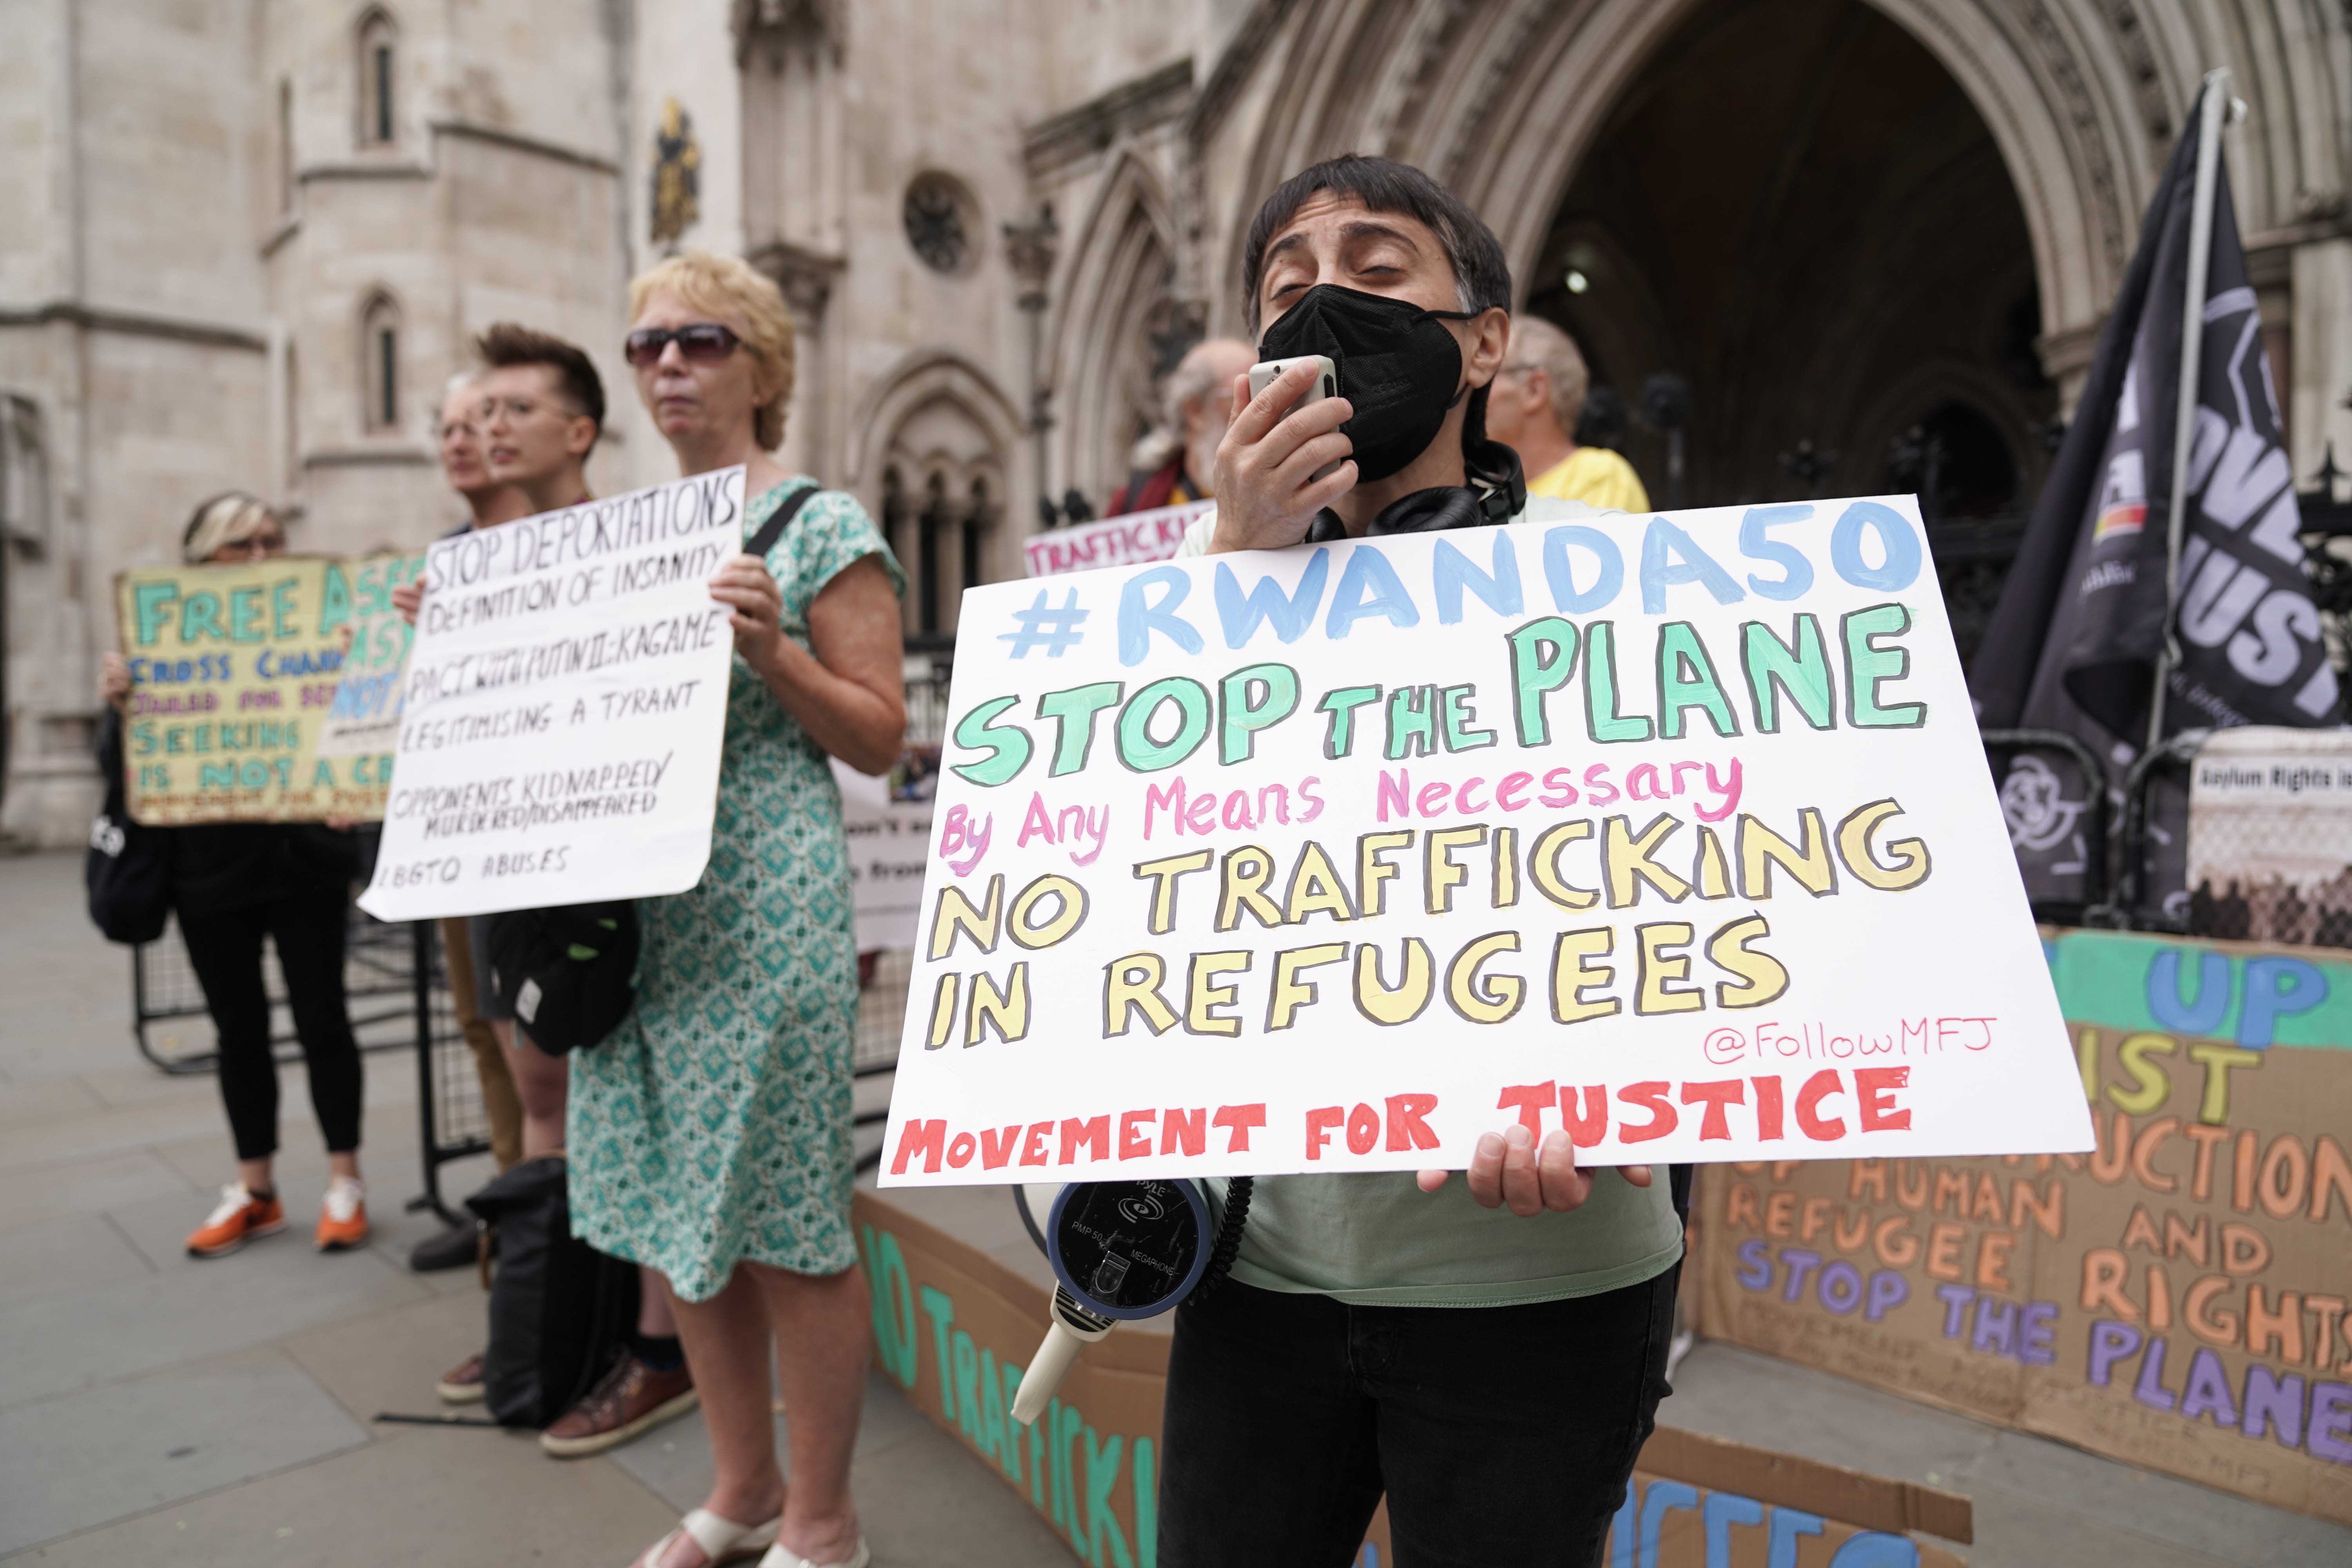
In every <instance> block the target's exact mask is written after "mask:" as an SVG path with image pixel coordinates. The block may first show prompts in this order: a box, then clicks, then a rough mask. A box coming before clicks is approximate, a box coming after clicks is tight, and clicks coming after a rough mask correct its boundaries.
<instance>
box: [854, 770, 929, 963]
mask: <svg viewBox="0 0 2352 1568" xmlns="http://www.w3.org/2000/svg"><path fill="white" fill-rule="evenodd" d="M908 772H909V770H908V767H907V766H906V764H905V763H901V764H900V765H899V766H898V767H897V768H894V769H892V770H891V771H890V772H889V773H885V774H883V775H882V776H881V777H879V778H868V777H867V776H866V774H864V773H859V772H858V771H857V770H856V768H853V767H851V766H850V765H849V764H848V763H845V762H843V761H842V760H841V759H840V758H839V757H835V758H834V759H833V782H834V784H835V787H836V788H838V789H839V790H840V791H841V831H842V837H844V838H845V840H846V841H847V843H848V845H849V899H850V905H851V908H852V909H853V910H854V911H855V913H856V928H857V951H858V952H877V951H879V950H880V949H883V948H893V947H912V946H914V945H915V921H916V920H917V918H918V916H919V914H920V912H921V910H922V902H923V868H924V864H925V862H926V861H927V860H929V858H930V851H931V802H930V797H929V795H928V794H925V795H923V796H922V798H920V799H913V798H909V797H908V794H907V791H906V784H907V781H908ZM924 782H925V784H928V782H929V780H928V776H926V779H925V781H924Z"/></svg>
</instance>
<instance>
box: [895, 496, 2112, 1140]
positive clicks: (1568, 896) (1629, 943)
mask: <svg viewBox="0 0 2352 1568" xmlns="http://www.w3.org/2000/svg"><path fill="white" fill-rule="evenodd" d="M961 626H962V627H963V628H964V636H963V638H962V642H961V647H960V648H959V651H958V658H957V664H956V674H955V689H954V693H953V696H952V699H951V700H950V724H949V743H948V746H947V748H946V753H945V756H944V758H943V763H944V766H943V770H942V773H941V774H940V787H939V793H938V800H937V812H938V815H937V817H936V818H935V839H934V845H933V853H932V858H931V861H930V865H929V875H928V879H927V883H926V887H925V890H924V902H923V909H922V919H921V923H920V929H919V932H918V938H919V945H918V949H917V952H916V960H917V962H916V965H915V973H914V990H913V993H912V994H911V996H910V998H909V1005H908V1015H907V1016H908V1022H907V1034H906V1037H905V1041H904V1045H903V1048H902V1054H901V1057H900V1078H899V1080H898V1089H897V1091H896V1094H895V1097H894V1100H893V1104H892V1110H891V1117H892V1120H891V1126H890V1132H889V1143H888V1146H887V1158H886V1160H885V1162H884V1164H883V1176H882V1179H883V1180H884V1182H885V1183H886V1184H887V1183H894V1182H896V1183H912V1182H918V1181H920V1182H934V1183H948V1182H957V1183H983V1182H1004V1181H1015V1180H1024V1179H1030V1173H1029V1172H1028V1171H1027V1170H1024V1167H1044V1168H1045V1170H1046V1171H1047V1172H1048V1173H1050V1174H1051V1175H1053V1176H1055V1177H1061V1178H1067V1177H1070V1176H1073V1175H1077V1174H1098V1173H1108V1172H1114V1171H1115V1172H1116V1173H1118V1174H1120V1175H1122V1176H1128V1175H1134V1176H1143V1175H1168V1174H1180V1173H1191V1174H1207V1173H1242V1172H1256V1173H1279V1172H1292V1171H1317V1170H1351V1169H1352V1170H1374V1169H1402V1168H1412V1167H1417V1166H1430V1165H1448V1166H1454V1167H1459V1166H1461V1165H1463V1164H1465V1163H1466V1162H1467V1159H1468V1155H1469V1152H1470V1149H1471V1147H1472V1145H1473V1143H1474V1142H1475V1140H1476V1138H1477V1136H1478V1135H1479V1134H1480V1133H1482V1132H1485V1131H1489V1130H1492V1129H1493V1128H1495V1127H1497V1126H1499V1125H1501V1124H1503V1123H1505V1122H1506V1121H1509V1120H1511V1119H1513V1118H1516V1119H1517V1120H1519V1121H1522V1122H1524V1123H1525V1124H1526V1125H1528V1127H1529V1128H1530V1129H1531V1130H1533V1131H1536V1132H1538V1134H1539V1135H1540V1134H1547V1133H1549V1132H1551V1131H1555V1130H1560V1129H1565V1130H1566V1131H1569V1132H1570V1133H1571V1134H1572V1135H1573V1137H1574V1140H1575V1142H1576V1143H1577V1145H1578V1147H1579V1150H1580V1159H1581V1160H1583V1161H1584V1162H1586V1163H1595V1164H1614V1163H1650V1162H1653V1161H1665V1160H1725V1159H1748V1158H1758V1157H1766V1156H1774V1155H1777V1156H1780V1157H1792V1152H1794V1151H1801V1152H1803V1154H1805V1155H1810V1156H1818V1157H1827V1156H1839V1157H1844V1156H1852V1155H1868V1154H1875V1153H1880V1152H1885V1153H1894V1154H1916V1153H1929V1152H1954V1153H1960V1152H1967V1153H1998V1152H2012V1151H2016V1152H2047V1151H2055V1150H2073V1149H2081V1148H2084V1147H2087V1146H2088V1145H2089V1142H2090V1132H2089V1128H2088V1125H2087V1121H2086V1119H2085V1117H2084V1112H2083V1110H2082V1108H2081V1105H2080V1100H2079V1096H2078V1095H2075V1094H2074V1093H2072V1092H2070V1085H2071V1078H2070V1068H2069V1056H2068V1049H2067V1043H2066V1037H2065V1032H2064V1029H2063V1025H2062V1023H2061V1021H2060V1018H2059V1015H2058V1011H2057V1008H2056V1005H2055V1002H2054V999H2053V995H2052V992H2051V986H2050V981H2049V977H2048V973H2047V971H2046V967H2045V965H2044V964H2043V963H2042V952H2041V948H2040V943H2039V940H2038V938H2037V936H2036V934H2035V931H2034V929H2033V926H2032V919H2031V916H2030V914H2029V912H2028V910H2027V909H2026V904H2025V899H2024V896H2023V892H2022V889H2021V887H2020V885H2019V881H2018V877H2017V872H2016V868H2015V863H2014V860H2013V858H2011V855H2010V854H2009V851H2008V847H2007V840H2006V837H2005V833H2004V828H2003V825H2002V820H2001V816H2000V810H1999V808H1998V806H1997V805H1996V803H1995V801H1994V798H1993V793H1992V788H1991V784H1990V775H1989V773H1988V772H1987V769H1986V765H1985V762H1984V758H1983V752H1982V751H1981V749H1980V747H1979V742H1978V739H1977V733H1976V726H1975V723H1974V721H1973V720H1972V719H1971V717H1970V712H1969V703H1968V699H1967V695H1966V692H1965V690H1964V689H1963V687H1962V684H1961V679H1960V671H1959V666H1958V658H1957V657H1956V656H1955V654H1954V652H1953V648H1952V642H1951V637H1950V632H1949V630H1948V626H1947V625H1946V622H1945V618H1944V612H1943V605H1942V602H1941V599H1940V596H1939V595H1938V594H1937V589H1936V583H1935V579H1934V576H1933V574H1932V573H1929V572H1928V571H1927V555H1926V544H1925V538H1924V534H1923V531H1922V530H1921V529H1920V527H1919V523H1918V521H1917V517H1916V511H1915V510H1914V509H1913V506H1912V503H1911V502H1910V501H1909V500H1907V499H1887V500H1854V501H1834V502H1822V503H1814V504H1800V505H1784V506H1770V507H1754V508H1745V509H1739V508H1726V509H1717V510H1706V511H1694V512H1684V513H1678V514H1673V515H1664V516H1654V517H1647V518H1631V517H1618V516H1611V517H1598V518H1589V519H1585V520H1581V521H1563V522H1554V523H1545V522H1542V521H1529V522H1524V523H1521V524H1517V525H1514V526H1511V527H1507V528H1501V529H1495V530H1487V531H1477V532H1475V533H1449V534H1444V535H1423V536H1408V537H1402V538H1394V539H1384V540H1381V541H1377V542H1347V543H1339V544H1331V545H1318V546H1312V547H1300V548H1297V549H1294V550H1288V551H1283V552H1261V553H1249V554H1234V555H1224V556H1215V557H1208V558H1203V559H1198V560H1186V561H1176V562H1170V563H1165V564H1160V565H1155V566H1150V567H1146V568H1140V569H1126V570H1118V569H1113V570H1108V571H1102V572H1097V573H1093V574H1086V575H1083V576H1076V577H1071V578H1066V579H1064V580H1062V581H1061V582H1057V583H1054V584H1037V583H1035V582H1034V581H1032V582H1030V583H1026V584H999V585H994V586H991V587H984V588H977V589H973V590H971V591H970V592H969V593H968V594H967V595H966V596H965V603H964V609H963V615H962V619H961ZM1048 998H1052V999H1054V1000H1055V1003H1056V1004H1057V1005H1054V1006H1052V1007H1050V1008H1049V1007H1047V1006H1045V1005H1044V1004H1045V1001H1046V999H1048Z"/></svg>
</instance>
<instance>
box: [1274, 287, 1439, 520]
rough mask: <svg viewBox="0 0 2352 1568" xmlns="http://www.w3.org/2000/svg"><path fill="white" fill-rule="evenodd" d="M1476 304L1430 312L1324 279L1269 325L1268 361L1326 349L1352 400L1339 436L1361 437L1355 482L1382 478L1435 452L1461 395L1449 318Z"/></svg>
mask: <svg viewBox="0 0 2352 1568" xmlns="http://www.w3.org/2000/svg"><path fill="white" fill-rule="evenodd" d="M1477 314H1478V312H1477V311H1475V310H1423V309H1422V308H1421V307H1420V306H1418V305H1414V304H1410V303H1408V302H1407V301H1405V300H1391V299H1388V298H1386V297H1385V296H1383V295H1380V294H1364V293H1360V292H1358V291H1357V290H1356V289H1342V288H1340V287H1339V285H1338V284H1336V283H1318V284H1317V285H1315V287H1313V288H1312V289H1308V290H1307V292H1306V293H1305V294H1303V295H1301V296H1299V300H1298V303H1297V304H1296V305H1293V306H1292V307H1290V309H1289V310H1286V311H1284V312H1283V316H1282V319H1281V320H1280V321H1276V322H1275V323H1274V325H1272V326H1270V327H1268V328H1266V330H1265V337H1264V338H1263V339H1262V340H1260V342H1259V343H1258V346H1257V352H1258V357H1259V358H1260V359H1262V360H1268V359H1295V358H1297V356H1298V355H1300V354H1324V355H1327V356H1328V358H1329V359H1330V361H1331V363H1332V365H1333V367H1334V368H1335V369H1336V370H1337V371H1338V372H1339V395H1340V396H1342V397H1344V398H1346V399H1347V400H1348V401H1349V403H1351V404H1353V405H1355V413H1354V414H1353V415H1351V416H1349V420H1348V422H1347V423H1346V424H1345V425H1342V426H1339V429H1340V432H1341V434H1343V435H1345V436H1346V437H1348V439H1349V440H1350V441H1352V442H1354V443H1355V447H1356V450H1355V460H1356V479H1357V481H1358V482H1359V483H1370V482H1371V481H1373V480H1377V479H1387V478H1388V477H1389V476H1390V475H1391V474H1395V473H1397V472H1400V471H1401V470H1402V468H1404V467H1405V465H1406V464H1408V463H1410V462H1412V460H1413V459H1414V458H1418V457H1420V456H1421V455H1422V453H1423V452H1425V451H1427V450H1428V449H1429V444H1430V443H1431V442H1432V441H1433V440H1435V439H1437V432H1438V430H1439V429H1440V428H1441V427H1442V426H1444V423H1445V416H1446V412H1447V411H1448V410H1449V409H1451V408H1452V407H1453V406H1454V405H1455V404H1457V403H1459V402H1461V401H1462V396H1463V393H1464V392H1465V390H1466V388H1465V387H1464V386H1463V385H1462V345H1461V344H1459V343H1457V342H1454V334H1453V333H1452V332H1450V331H1446V330H1445V327H1444V324H1443V323H1444V322H1446V321H1470V320H1472V319H1473V318H1475V316H1476V315H1477Z"/></svg>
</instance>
